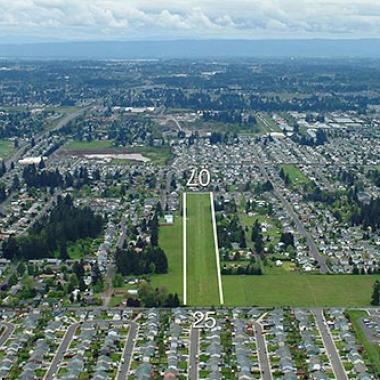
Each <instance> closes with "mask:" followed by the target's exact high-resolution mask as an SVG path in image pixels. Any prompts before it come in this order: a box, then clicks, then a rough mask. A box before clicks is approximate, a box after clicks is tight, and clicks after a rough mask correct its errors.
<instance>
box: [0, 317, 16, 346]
mask: <svg viewBox="0 0 380 380" xmlns="http://www.w3.org/2000/svg"><path fill="white" fill-rule="evenodd" d="M2 325H4V326H5V330H4V332H3V333H2V334H1V336H0V347H1V346H3V345H4V344H5V342H6V341H7V340H8V339H9V338H10V336H11V335H12V334H13V331H15V328H16V326H15V325H13V324H12V323H5V322H3V323H2Z"/></svg>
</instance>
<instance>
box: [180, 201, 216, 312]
mask: <svg viewBox="0 0 380 380" xmlns="http://www.w3.org/2000/svg"><path fill="white" fill-rule="evenodd" d="M187 303H188V304H189V305H197V306H213V305H215V306H217V305H219V292H218V272H217V264H216V257H215V246H214V237H213V230H212V219H211V204H210V194H209V193H206V194H203V193H202V194H199V193H197V194H195V193H194V194H191V193H188V194H187Z"/></svg>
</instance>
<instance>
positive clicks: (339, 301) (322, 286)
mask: <svg viewBox="0 0 380 380" xmlns="http://www.w3.org/2000/svg"><path fill="white" fill-rule="evenodd" d="M222 278H223V288H224V299H225V304H226V305H228V306H253V305H257V306H299V307H314V306H325V307H332V306H346V307H362V306H369V304H370V297H371V294H372V286H373V283H374V282H375V280H380V276H379V275H377V276H375V275H373V276H353V275H313V274H298V273H283V274H274V275H271V274H266V275H263V276H223V277H222Z"/></svg>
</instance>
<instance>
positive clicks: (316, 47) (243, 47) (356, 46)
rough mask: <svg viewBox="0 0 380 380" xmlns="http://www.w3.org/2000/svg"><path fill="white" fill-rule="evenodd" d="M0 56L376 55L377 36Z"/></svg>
mask: <svg viewBox="0 0 380 380" xmlns="http://www.w3.org/2000/svg"><path fill="white" fill-rule="evenodd" d="M0 57H3V58H35V59H37V58H44V59H47V58H58V59H64V58H68V59H157V58H158V59H159V58H206V57H208V58H229V57H232V58H233V57H258V58H264V57H278V58H280V57H305V58H306V57H308V58H312V57H328V58H342V57H352V58H380V39H359V40H329V39H312V40H177V41H126V42H117V41H109V42H63V43H59V42H54V43H28V44H8V45H6V44H0Z"/></svg>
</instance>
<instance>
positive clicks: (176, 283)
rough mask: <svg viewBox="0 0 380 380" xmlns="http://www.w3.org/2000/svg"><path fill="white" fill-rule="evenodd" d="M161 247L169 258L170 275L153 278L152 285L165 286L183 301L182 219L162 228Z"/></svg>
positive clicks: (176, 219)
mask: <svg viewBox="0 0 380 380" xmlns="http://www.w3.org/2000/svg"><path fill="white" fill-rule="evenodd" d="M159 245H160V247H161V248H162V249H163V250H164V251H165V253H166V256H167V258H168V263H169V273H167V274H158V275H154V276H152V277H151V280H152V285H153V286H155V287H156V286H165V287H166V288H167V289H168V290H169V291H170V292H172V293H177V294H178V296H179V297H180V299H181V300H182V281H183V280H182V276H183V271H182V260H183V257H182V217H180V216H175V217H174V223H173V224H172V225H162V226H160V232H159Z"/></svg>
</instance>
